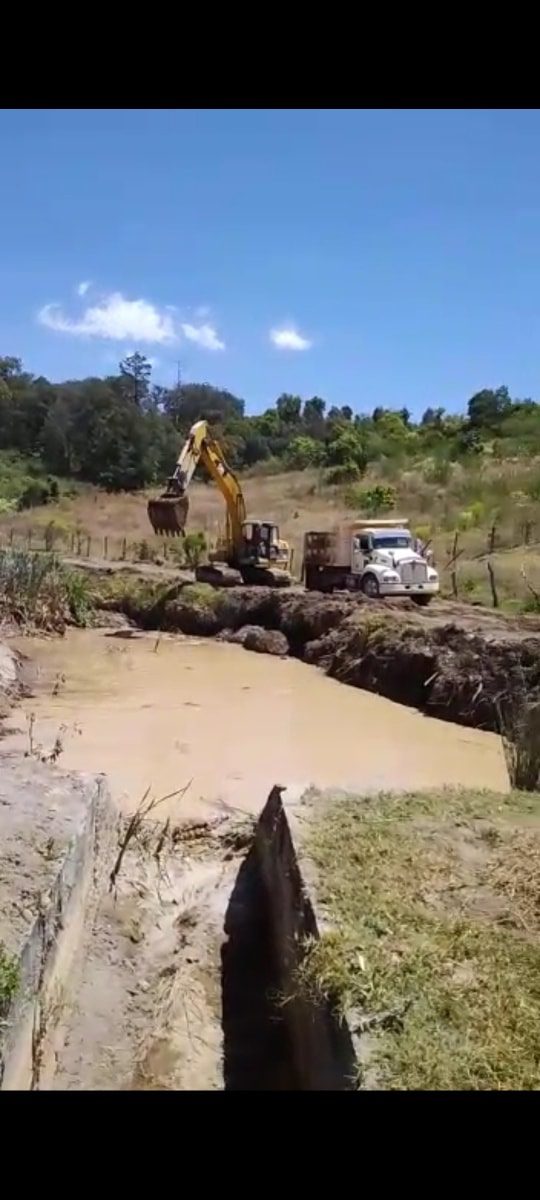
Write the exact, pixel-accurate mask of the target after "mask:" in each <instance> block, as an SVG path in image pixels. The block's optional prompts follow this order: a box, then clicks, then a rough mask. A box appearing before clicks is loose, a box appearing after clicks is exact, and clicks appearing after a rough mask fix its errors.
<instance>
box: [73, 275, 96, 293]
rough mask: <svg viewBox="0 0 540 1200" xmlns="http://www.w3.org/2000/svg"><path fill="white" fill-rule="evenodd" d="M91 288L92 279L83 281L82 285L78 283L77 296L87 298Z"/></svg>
mask: <svg viewBox="0 0 540 1200" xmlns="http://www.w3.org/2000/svg"><path fill="white" fill-rule="evenodd" d="M91 286H92V282H91V280H90V279H83V281H82V283H78V284H77V287H76V289H75V290H76V292H77V295H78V296H86V293H87V291H88V289H89V288H90V287H91Z"/></svg>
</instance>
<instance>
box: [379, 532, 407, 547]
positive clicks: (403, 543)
mask: <svg viewBox="0 0 540 1200" xmlns="http://www.w3.org/2000/svg"><path fill="white" fill-rule="evenodd" d="M373 545H374V547H375V549H376V550H408V548H409V546H410V545H411V539H410V537H407V534H405V533H403V534H400V533H386V534H384V536H383V537H379V536H377V537H374V538H373Z"/></svg>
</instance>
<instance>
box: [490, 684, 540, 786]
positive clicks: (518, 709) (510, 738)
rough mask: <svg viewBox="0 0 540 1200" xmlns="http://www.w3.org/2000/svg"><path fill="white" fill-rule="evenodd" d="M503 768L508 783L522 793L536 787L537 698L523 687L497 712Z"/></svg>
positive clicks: (539, 774) (539, 773) (539, 778)
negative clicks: (506, 774)
mask: <svg viewBox="0 0 540 1200" xmlns="http://www.w3.org/2000/svg"><path fill="white" fill-rule="evenodd" d="M499 728H500V733H501V738H502V744H503V750H504V757H505V759H506V769H507V771H508V777H509V780H510V784H511V786H512V787H513V788H516V789H518V790H520V791H523V792H536V791H538V789H539V788H540V700H539V699H538V697H534V698H532V697H528V695H527V690H526V687H524V688H523V690H521V689H520V691H519V692H518V693H517V695H514V696H512V699H511V700H510V701H509V702H507V703H506V705H505V706H504V707H501V709H500V711H499Z"/></svg>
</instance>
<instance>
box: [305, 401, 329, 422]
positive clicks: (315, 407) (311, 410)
mask: <svg viewBox="0 0 540 1200" xmlns="http://www.w3.org/2000/svg"><path fill="white" fill-rule="evenodd" d="M325 408H326V401H325V400H321V397H320V396H312V397H311V400H306V403H305V404H304V413H303V416H304V421H305V422H306V424H308V425H309V424H310V422H312V421H321V420H322V419H323V417H324V410H325Z"/></svg>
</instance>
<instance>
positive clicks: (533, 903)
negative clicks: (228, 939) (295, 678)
mask: <svg viewBox="0 0 540 1200" xmlns="http://www.w3.org/2000/svg"><path fill="white" fill-rule="evenodd" d="M539 818H540V796H531V795H523V794H521V793H512V794H511V795H509V796H499V795H494V794H492V793H488V792H478V793H473V792H454V791H444V792H440V793H436V794H426V793H414V794H411V795H403V796H389V795H381V796H378V797H373V798H359V799H357V800H350V801H347V802H345V803H343V802H335V803H334V804H333V805H331V806H328V807H327V808H325V810H324V811H323V813H322V815H321V816H319V817H318V818H317V820H316V822H315V823H314V825H313V828H312V830H311V833H310V836H309V846H308V849H309V852H310V853H311V855H312V857H313V859H314V862H315V864H316V866H317V868H318V873H319V880H320V885H319V890H320V897H321V900H322V903H323V904H324V905H325V907H326V909H327V911H328V914H329V917H330V920H331V922H332V925H333V927H334V931H333V932H330V933H326V934H324V935H323V936H322V938H321V940H320V941H318V942H314V943H313V944H312V945H311V946H310V947H309V949H308V953H307V956H306V959H305V962H304V966H303V969H302V972H301V980H300V982H301V985H302V986H303V987H307V988H312V989H314V990H315V992H316V993H319V994H320V993H321V992H322V993H323V994H324V995H326V996H328V997H330V998H331V999H332V1000H333V1002H334V1003H335V1004H336V1005H337V1006H338V1007H339V1009H340V1010H341V1011H342V1012H347V1013H348V1014H349V1017H350V1014H351V1010H353V1012H354V1013H355V1014H356V1016H355V1021H356V1025H357V1027H358V1026H360V1027H363V1026H364V1027H365V1025H367V1026H368V1027H369V1026H371V1025H373V1026H375V1027H377V1025H378V1031H377V1034H376V1036H375V1037H374V1044H373V1049H372V1050H371V1051H370V1054H369V1058H368V1063H367V1080H368V1084H367V1085H368V1086H373V1085H375V1086H379V1087H383V1088H403V1089H493V1090H499V1089H537V1088H539V1087H540V906H539V902H538V896H539V895H540V827H539ZM350 1019H351V1018H350ZM353 1020H354V1019H353ZM370 1036H372V1035H370ZM361 1044H362V1043H361ZM364 1085H366V1079H365V1078H364Z"/></svg>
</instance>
